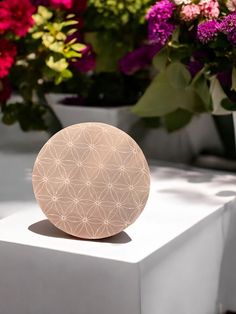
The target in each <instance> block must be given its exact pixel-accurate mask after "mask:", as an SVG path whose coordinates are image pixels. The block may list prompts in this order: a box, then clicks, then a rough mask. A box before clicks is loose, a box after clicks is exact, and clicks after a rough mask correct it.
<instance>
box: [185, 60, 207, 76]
mask: <svg viewBox="0 0 236 314" xmlns="http://www.w3.org/2000/svg"><path fill="white" fill-rule="evenodd" d="M203 65H204V64H203V63H202V62H201V61H199V60H191V61H190V62H189V64H188V70H189V72H190V74H191V76H192V77H194V76H195V75H196V74H197V73H198V72H199V71H200V70H201V69H202V68H203Z"/></svg>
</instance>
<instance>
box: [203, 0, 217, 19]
mask: <svg viewBox="0 0 236 314" xmlns="http://www.w3.org/2000/svg"><path fill="white" fill-rule="evenodd" d="M199 7H200V10H201V14H202V15H203V16H204V17H206V18H207V19H215V18H217V17H218V16H219V14H220V10H219V3H218V1H217V0H202V1H200V3H199Z"/></svg>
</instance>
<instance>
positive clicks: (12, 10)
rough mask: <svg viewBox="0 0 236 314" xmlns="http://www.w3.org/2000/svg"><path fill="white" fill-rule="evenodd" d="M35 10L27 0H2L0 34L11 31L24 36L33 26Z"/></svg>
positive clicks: (0, 3) (0, 4)
mask: <svg viewBox="0 0 236 314" xmlns="http://www.w3.org/2000/svg"><path fill="white" fill-rule="evenodd" d="M34 11H35V8H34V6H33V5H32V4H31V2H30V1H29V0H20V1H19V0H11V1H9V0H3V1H1V2H0V32H1V33H4V32H7V31H11V32H13V33H15V34H16V35H18V36H25V35H26V34H27V32H28V30H29V28H30V27H31V26H32V25H33V24H34V21H33V18H32V14H33V13H34Z"/></svg>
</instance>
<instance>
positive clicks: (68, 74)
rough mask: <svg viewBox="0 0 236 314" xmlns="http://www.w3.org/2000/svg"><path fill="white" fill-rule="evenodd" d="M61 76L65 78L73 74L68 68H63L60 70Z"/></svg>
mask: <svg viewBox="0 0 236 314" xmlns="http://www.w3.org/2000/svg"><path fill="white" fill-rule="evenodd" d="M61 76H62V77H63V78H65V79H69V78H71V77H72V76H73V74H72V72H71V71H70V70H68V69H65V70H63V71H62V72H61Z"/></svg>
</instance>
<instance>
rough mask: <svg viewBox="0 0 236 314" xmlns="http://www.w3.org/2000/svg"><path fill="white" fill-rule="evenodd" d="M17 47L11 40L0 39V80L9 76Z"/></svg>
mask: <svg viewBox="0 0 236 314" xmlns="http://www.w3.org/2000/svg"><path fill="white" fill-rule="evenodd" d="M15 56H16V47H15V45H13V44H12V43H11V42H10V41H9V40H7V39H4V38H0V78H3V77H5V76H7V75H8V74H9V71H10V69H11V67H12V65H13V64H14V61H15Z"/></svg>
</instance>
